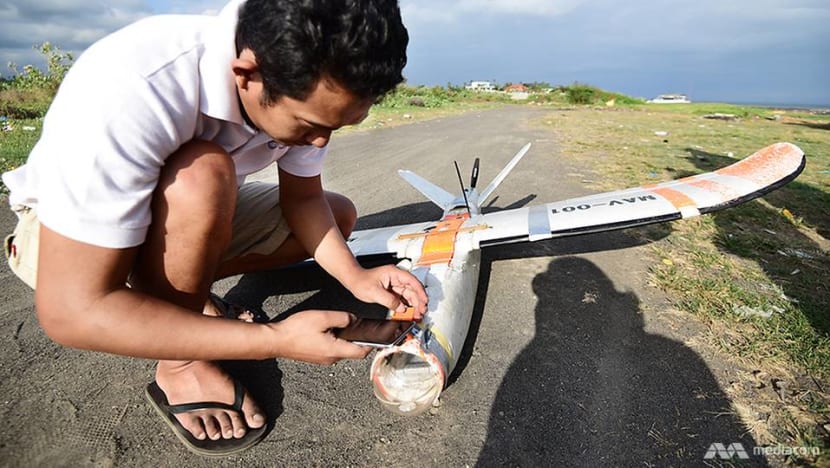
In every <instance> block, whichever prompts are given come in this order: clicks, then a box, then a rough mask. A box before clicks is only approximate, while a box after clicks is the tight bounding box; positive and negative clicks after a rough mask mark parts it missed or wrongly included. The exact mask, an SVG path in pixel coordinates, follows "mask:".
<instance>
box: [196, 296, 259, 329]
mask: <svg viewBox="0 0 830 468" xmlns="http://www.w3.org/2000/svg"><path fill="white" fill-rule="evenodd" d="M209 298H210V301H211V302H212V303H213V306H214V307H216V309H217V310H218V311H219V312H220V313H221V314H222V316H223V317H225V318H229V319H237V320H244V321H246V322H251V321H252V322H254V323H268V322H269V321H270V320H271V319H270V318H268V315H267V314H266V313H265V312H263V311H261V310H258V309H253V308H250V307H244V306H241V305H237V304H231V303H230V302H228V301H226V300H225V299H223V298H221V297H219V296H218V295H216V294H214V293H210V296H209ZM244 314H249V315H250V316H251V320H247V319H245V318H240V316H241V315H244Z"/></svg>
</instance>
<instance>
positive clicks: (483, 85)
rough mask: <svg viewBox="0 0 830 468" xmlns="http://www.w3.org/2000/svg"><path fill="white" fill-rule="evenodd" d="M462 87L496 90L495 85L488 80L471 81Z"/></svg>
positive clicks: (475, 89)
mask: <svg viewBox="0 0 830 468" xmlns="http://www.w3.org/2000/svg"><path fill="white" fill-rule="evenodd" d="M464 87H465V88H467V89H470V90H472V91H486V92H492V91H495V90H496V87H495V86H494V85H493V83H491V82H489V81H471V82H470V84H468V85H467V86H464Z"/></svg>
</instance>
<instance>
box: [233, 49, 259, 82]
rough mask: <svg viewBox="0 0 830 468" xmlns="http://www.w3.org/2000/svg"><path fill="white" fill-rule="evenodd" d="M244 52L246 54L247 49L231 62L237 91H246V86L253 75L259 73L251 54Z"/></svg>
mask: <svg viewBox="0 0 830 468" xmlns="http://www.w3.org/2000/svg"><path fill="white" fill-rule="evenodd" d="M245 52H248V51H247V49H246V50H245V51H243V53H242V54H240V55H239V57H237V58H235V59H233V60H232V61H231V70H233V76H234V80H235V81H236V86H237V87H238V88H239V89H244V90H247V89H248V84H249V83H250V81H251V80H253V79H254V78H253V76H254V74H255V73H257V72H259V65H257V63H256V60H254V58H253V54H250V53H245Z"/></svg>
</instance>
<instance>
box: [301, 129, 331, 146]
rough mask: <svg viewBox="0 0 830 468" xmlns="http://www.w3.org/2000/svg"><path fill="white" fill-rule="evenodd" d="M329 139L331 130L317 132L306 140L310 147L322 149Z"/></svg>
mask: <svg viewBox="0 0 830 468" xmlns="http://www.w3.org/2000/svg"><path fill="white" fill-rule="evenodd" d="M330 139H331V130H325V131H319V132H315V133H314V134H312V135H310V138H309V139H308V140H307V141H308V143H309V144H310V145H313V146H316V147H318V148H322V147H324V146H326V145H327V144H329V140H330Z"/></svg>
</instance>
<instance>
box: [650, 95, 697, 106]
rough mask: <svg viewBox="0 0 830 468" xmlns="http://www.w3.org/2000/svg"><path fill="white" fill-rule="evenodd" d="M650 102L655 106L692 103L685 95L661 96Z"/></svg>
mask: <svg viewBox="0 0 830 468" xmlns="http://www.w3.org/2000/svg"><path fill="white" fill-rule="evenodd" d="M648 102H651V103H654V104H689V103H691V102H692V101H690V100H689V98H688V97H686V95H685V94H661V95H659V96H657V97H656V98H654V99H649V101H648Z"/></svg>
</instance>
